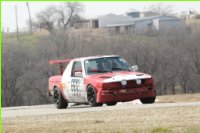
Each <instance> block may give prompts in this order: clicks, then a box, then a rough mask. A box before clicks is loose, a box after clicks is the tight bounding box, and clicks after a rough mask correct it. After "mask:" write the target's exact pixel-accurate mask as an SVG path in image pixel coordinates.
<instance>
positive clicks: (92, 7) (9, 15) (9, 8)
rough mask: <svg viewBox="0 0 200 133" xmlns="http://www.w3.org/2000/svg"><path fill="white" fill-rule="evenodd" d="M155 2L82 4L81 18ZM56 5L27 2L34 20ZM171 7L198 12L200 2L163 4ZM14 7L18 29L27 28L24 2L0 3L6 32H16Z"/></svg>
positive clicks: (138, 7) (145, 6) (141, 7)
mask: <svg viewBox="0 0 200 133" xmlns="http://www.w3.org/2000/svg"><path fill="white" fill-rule="evenodd" d="M155 3H157V2H82V4H83V5H84V13H82V16H83V17H86V18H96V17H98V16H99V15H105V14H109V13H115V14H124V13H125V12H127V11H128V10H129V9H130V8H134V9H137V10H143V9H144V8H147V7H149V6H150V5H152V4H155ZM54 4H58V2H29V6H30V10H31V16H32V18H33V19H34V18H35V14H36V13H37V12H39V11H40V10H42V9H44V8H45V7H47V6H49V5H54ZM164 4H166V5H171V6H172V7H173V9H174V11H176V12H180V11H188V10H190V9H194V10H196V11H198V12H200V8H199V7H200V2H164ZM15 5H16V6H17V11H18V25H19V29H23V28H27V24H26V21H27V20H28V12H27V7H26V3H25V2H2V27H3V28H4V30H5V31H6V30H7V28H9V31H14V30H16V23H15Z"/></svg>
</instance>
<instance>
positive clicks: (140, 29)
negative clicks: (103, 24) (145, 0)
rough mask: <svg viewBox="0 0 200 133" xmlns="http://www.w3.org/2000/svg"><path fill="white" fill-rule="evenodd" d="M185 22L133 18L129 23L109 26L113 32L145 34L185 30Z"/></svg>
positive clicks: (163, 17)
mask: <svg viewBox="0 0 200 133" xmlns="http://www.w3.org/2000/svg"><path fill="white" fill-rule="evenodd" d="M184 26H185V24H184V21H182V20H181V19H179V18H177V17H173V16H154V17H144V18H132V19H131V20H127V21H118V22H115V23H112V24H107V28H108V29H109V31H111V32H117V33H135V34H143V33H148V32H151V31H164V30H165V31H166V30H173V29H175V28H183V27H184Z"/></svg>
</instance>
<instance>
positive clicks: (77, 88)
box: [71, 79, 81, 95]
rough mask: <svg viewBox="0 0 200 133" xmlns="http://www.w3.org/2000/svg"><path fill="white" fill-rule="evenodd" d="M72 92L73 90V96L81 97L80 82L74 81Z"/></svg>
mask: <svg viewBox="0 0 200 133" xmlns="http://www.w3.org/2000/svg"><path fill="white" fill-rule="evenodd" d="M71 90H72V95H81V92H80V80H78V79H72V82H71Z"/></svg>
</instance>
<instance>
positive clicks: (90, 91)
mask: <svg viewBox="0 0 200 133" xmlns="http://www.w3.org/2000/svg"><path fill="white" fill-rule="evenodd" d="M87 99H88V102H89V104H90V105H91V106H92V107H96V106H102V105H103V103H97V102H96V91H95V89H94V88H93V87H92V86H88V88H87Z"/></svg>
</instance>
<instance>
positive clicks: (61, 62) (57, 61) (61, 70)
mask: <svg viewBox="0 0 200 133" xmlns="http://www.w3.org/2000/svg"><path fill="white" fill-rule="evenodd" d="M70 61H71V59H63V60H49V64H51V65H53V64H59V66H60V75H62V73H63V69H62V64H65V63H69V62H70Z"/></svg>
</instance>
